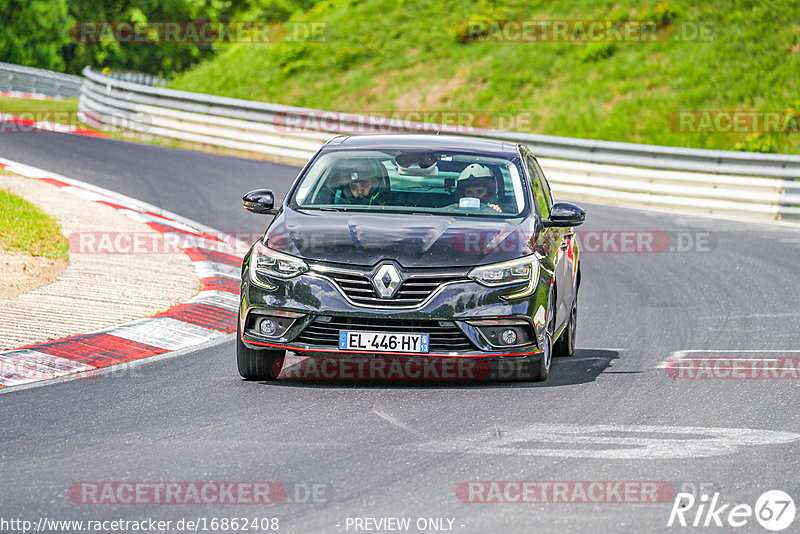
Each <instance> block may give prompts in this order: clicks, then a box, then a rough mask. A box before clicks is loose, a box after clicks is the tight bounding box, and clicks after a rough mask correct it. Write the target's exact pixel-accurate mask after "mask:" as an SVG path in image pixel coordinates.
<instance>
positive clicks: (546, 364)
mask: <svg viewBox="0 0 800 534" xmlns="http://www.w3.org/2000/svg"><path fill="white" fill-rule="evenodd" d="M548 300H549V302H548V305H547V319H546V321H547V326H545V333H544V339H545V341H544V347H543V349H544V350H543V353H542V357H541V358H539V361H537V362H535V363H534V364H533V366H532V367H531V374H530V379H531V380H532V381H533V382H544V381H545V380H547V377H548V376H550V363H551V362H552V359H553V329H554V328H555V306H554V305H553V295H550V298H549V299H548Z"/></svg>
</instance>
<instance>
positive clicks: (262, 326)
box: [258, 319, 516, 338]
mask: <svg viewBox="0 0 800 534" xmlns="http://www.w3.org/2000/svg"><path fill="white" fill-rule="evenodd" d="M276 330H277V327H276V326H275V321H273V320H272V319H259V321H258V331H259V332H261V333H262V334H264V335H265V336H271V335H273V334H275V331H276ZM514 337H515V338H516V336H514Z"/></svg>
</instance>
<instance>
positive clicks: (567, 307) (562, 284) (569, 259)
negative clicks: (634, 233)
mask: <svg viewBox="0 0 800 534" xmlns="http://www.w3.org/2000/svg"><path fill="white" fill-rule="evenodd" d="M533 163H534V165H536V170H537V171H538V173H539V176H540V177H541V181H542V187H543V189H544V192H545V196H546V197H547V199H548V202H549V203H550V206H552V205H553V194H552V192H551V191H550V184H549V183H548V181H547V177H546V176H545V175H544V172H543V171H542V168H541V167H540V166H539V162H538V161H536V158H533ZM559 236H560V240H559V252H560V258H559V261H558V262H557V265H558V270H557V272H558V275H557V276H558V294H559V300H560V301H561V302H560V304H561V306H563V308H561V311H562V312H563V314H564V315H563V319H564V321H567V320H568V319H569V315H570V311H571V309H572V302H573V300H574V299H575V291H576V286H575V282H576V279H575V275H576V273H577V265H576V262H577V258H578V252H577V244H576V242H575V229H574V228H559ZM559 324H561V323H559Z"/></svg>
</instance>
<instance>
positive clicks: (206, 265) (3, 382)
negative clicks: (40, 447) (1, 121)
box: [0, 158, 244, 387]
mask: <svg viewBox="0 0 800 534" xmlns="http://www.w3.org/2000/svg"><path fill="white" fill-rule="evenodd" d="M0 168H4V169H7V170H9V171H10V172H13V173H15V174H20V175H22V176H27V177H29V178H35V179H38V180H42V181H45V182H47V183H50V184H52V185H54V186H56V187H59V188H62V189H64V190H66V191H69V192H70V193H72V194H75V195H77V196H80V197H81V198H84V199H86V200H88V201H91V202H97V203H102V204H105V205H107V206H110V207H112V208H114V209H116V210H117V211H119V212H121V213H124V214H125V215H127V216H128V217H130V218H131V219H133V220H136V221H138V222H143V223H145V224H147V225H148V226H150V227H151V228H153V230H155V231H157V232H160V233H163V234H166V233H177V234H179V235H183V236H188V238H187V239H186V240H185V241H184V243H186V245H185V246H182V247H181V249H182V250H183V251H184V252H185V253H186V254H187V256H189V259H190V260H191V262H192V265H193V266H194V268H195V272H196V273H197V277H198V278H199V279H200V281H201V283H202V289H201V291H200V292H199V293H198V294H197V295H196V296H195V297H193V298H192V299H191V300H190V301H189V302H187V303H184V304H179V305H178V306H174V307H173V308H171V309H169V310H167V311H165V312H163V313H160V314H158V315H156V316H154V317H150V318H144V319H139V320H137V321H133V322H131V323H127V324H124V325H120V326H115V327H113V328H109V329H105V330H103V331H100V332H94V333H90V334H83V335H78V336H70V337H67V338H63V339H59V340H55V341H49V342H45V343H38V344H35V345H30V346H27V347H21V348H19V349H15V350H11V351H6V352H3V353H0V387H7V386H14V385H20V384H25V383H29V382H35V381H39V380H46V379H50V378H58V377H61V376H67V375H70V374H75V373H79V372H82V371H88V370H94V369H98V368H103V367H107V366H111V365H116V364H121V363H126V362H130V361H133V360H138V359H142V358H147V357H150V356H155V355H161V354H164V353H167V352H172V351H176V350H181V349H186V348H188V347H192V346H194V345H199V344H201V343H206V342H208V341H211V340H213V339H215V338H219V337H220V336H223V335H226V334H229V333H232V332H235V331H236V322H237V312H238V306H239V297H238V295H239V287H240V284H241V280H240V273H241V257H240V255H238V254H237V253H236V251H237V250H242V249H243V245H244V243H241V242H238V241H237V240H236V239H234V238H233V237H232V236H229V235H226V234H223V233H220V232H216V231H215V230H212V229H206V230H201V229H199V228H195V227H192V226H191V224H192V221H188V220H182V221H178V220H175V219H174V218H172V217H167V216H165V215H160V214H157V213H155V211H156V210H157V208H156V207H154V206H149V205H146V204H144V203H141V202H139V201H137V200H135V199H131V198H128V197H125V196H123V195H120V194H118V193H114V192H113V191H106V190H103V189H102V188H96V187H94V186H89V185H88V184H83V183H82V182H79V181H77V180H73V179H71V178H66V177H62V176H59V175H57V174H54V173H51V172H49V171H45V170H43V169H38V168H36V167H31V166H28V165H23V164H20V163H17V162H14V161H10V160H6V159H3V158H0ZM84 186H85V187H84ZM178 218H180V217H178ZM20 370H21V371H23V372H20ZM27 371H30V372H27ZM39 371H41V372H39Z"/></svg>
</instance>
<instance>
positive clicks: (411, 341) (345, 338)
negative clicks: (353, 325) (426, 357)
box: [339, 330, 429, 353]
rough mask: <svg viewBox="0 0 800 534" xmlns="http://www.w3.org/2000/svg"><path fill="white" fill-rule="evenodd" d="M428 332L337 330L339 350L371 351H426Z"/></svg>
mask: <svg viewBox="0 0 800 534" xmlns="http://www.w3.org/2000/svg"><path fill="white" fill-rule="evenodd" d="M428 339H429V335H428V334H395V333H390V332H353V331H345V330H341V331H340V332H339V350H368V351H373V352H419V353H427V352H428Z"/></svg>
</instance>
